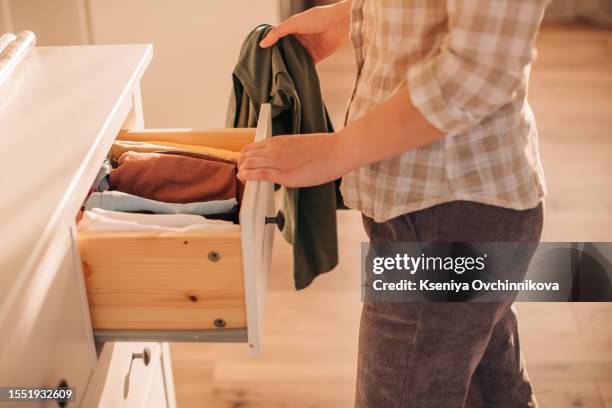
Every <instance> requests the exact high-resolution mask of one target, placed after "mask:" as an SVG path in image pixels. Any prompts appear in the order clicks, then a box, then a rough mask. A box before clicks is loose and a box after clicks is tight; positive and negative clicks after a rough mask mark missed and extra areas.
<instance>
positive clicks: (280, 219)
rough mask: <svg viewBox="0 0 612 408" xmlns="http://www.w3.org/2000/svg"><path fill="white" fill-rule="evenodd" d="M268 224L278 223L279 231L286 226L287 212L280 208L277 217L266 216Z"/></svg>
mask: <svg viewBox="0 0 612 408" xmlns="http://www.w3.org/2000/svg"><path fill="white" fill-rule="evenodd" d="M266 224H276V226H277V228H278V230H279V231H282V230H283V229H284V228H285V214H283V212H282V210H278V212H277V213H276V217H266Z"/></svg>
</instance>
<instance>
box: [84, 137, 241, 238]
mask: <svg viewBox="0 0 612 408" xmlns="http://www.w3.org/2000/svg"><path fill="white" fill-rule="evenodd" d="M237 156H238V153H237V152H233V151H229V150H224V149H218V148H211V147H205V146H196V145H182V144H178V143H172V142H159V141H151V142H148V141H147V142H129V141H116V142H115V143H114V144H113V147H112V149H111V152H110V154H109V157H108V158H107V159H106V160H105V161H104V164H103V165H102V168H101V169H100V171H99V173H98V175H97V177H96V179H95V181H94V185H93V188H92V192H91V193H90V195H89V197H88V199H87V201H86V202H85V213H84V214H83V218H82V220H81V221H80V222H79V228H80V229H81V230H113V229H115V230H126V228H127V230H138V231H142V230H160V229H161V230H164V229H169V230H176V228H187V230H201V229H207V228H219V227H223V228H227V226H228V224H229V225H232V224H233V223H237V222H238V210H239V206H240V201H241V199H242V193H243V189H244V185H243V184H242V182H240V181H239V180H238V179H237V178H236V173H237V170H238V169H237V161H236V160H237ZM122 213H123V214H122ZM196 220H199V221H196ZM160 222H161V223H160ZM168 223H169V224H168ZM174 223H178V224H176V225H175V224H174Z"/></svg>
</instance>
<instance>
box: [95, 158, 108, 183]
mask: <svg viewBox="0 0 612 408" xmlns="http://www.w3.org/2000/svg"><path fill="white" fill-rule="evenodd" d="M111 170H112V167H111V164H110V160H109V159H108V157H107V158H106V159H104V162H103V163H102V167H100V170H99V171H98V174H97V175H96V179H95V180H94V182H93V188H94V189H95V190H96V191H106V190H108V189H109V188H110V185H109V183H108V178H109V175H110V173H111Z"/></svg>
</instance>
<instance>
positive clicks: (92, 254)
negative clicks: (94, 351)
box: [79, 231, 246, 330]
mask: <svg viewBox="0 0 612 408" xmlns="http://www.w3.org/2000/svg"><path fill="white" fill-rule="evenodd" d="M79 243H80V249H81V259H82V262H83V271H84V274H85V284H86V286H87V296H88V298H89V306H90V310H91V317H92V325H93V328H94V329H132V330H203V329H215V328H216V326H215V323H214V322H215V320H216V319H223V320H224V321H225V327H226V328H244V327H246V311H245V301H244V297H245V296H244V277H243V271H242V265H243V263H242V262H243V261H242V250H241V239H240V232H239V231H232V232H205V233H204V232H191V233H180V234H179V233H149V232H147V233H133V232H96V233H92V232H89V233H81V234H80V235H79ZM214 253H216V254H218V258H217V257H216V256H215V255H214ZM209 255H210V256H209Z"/></svg>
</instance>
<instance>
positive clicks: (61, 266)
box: [0, 45, 175, 407]
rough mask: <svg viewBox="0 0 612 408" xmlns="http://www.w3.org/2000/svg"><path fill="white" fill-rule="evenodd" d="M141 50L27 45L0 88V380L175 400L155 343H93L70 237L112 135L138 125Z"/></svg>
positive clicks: (104, 399) (98, 396) (131, 401)
mask: <svg viewBox="0 0 612 408" xmlns="http://www.w3.org/2000/svg"><path fill="white" fill-rule="evenodd" d="M152 55H153V51H152V46H150V45H119V46H85V47H37V48H35V49H34V50H32V51H31V52H30V54H29V55H28V56H27V57H26V59H25V60H24V61H22V63H21V64H20V65H19V66H18V67H17V69H15V70H14V71H13V72H12V74H11V76H10V78H9V79H8V80H7V81H6V82H5V83H4V84H2V86H1V87H0V159H1V161H2V163H3V167H4V171H2V172H1V173H2V174H1V175H0V188H1V189H2V198H1V199H0V214H2V215H1V217H2V219H1V221H0V222H1V224H0V225H1V227H0V328H1V329H0V385H3V386H22V387H23V386H40V387H56V386H58V385H59V384H60V383H65V384H67V385H68V386H69V387H73V388H75V390H76V395H77V400H76V402H73V403H71V404H70V405H71V406H87V407H89V406H101V407H107V406H108V407H111V406H112V407H118V406H129V407H137V406H138V407H143V406H163V407H173V406H174V405H175V402H174V390H173V381H172V371H171V366H170V358H169V355H168V354H164V353H167V351H168V347H166V346H165V345H163V344H161V343H154V342H152V343H105V344H103V345H100V347H101V348H100V353H99V355H98V354H97V353H96V349H95V346H94V340H93V339H94V337H93V333H92V328H91V319H90V315H89V308H88V303H87V297H86V291H85V286H84V279H83V272H82V268H81V261H80V257H79V251H78V247H77V243H78V241H77V238H76V235H75V215H76V213H77V211H78V209H79V208H80V206H81V204H82V202H83V199H84V198H85V197H86V195H87V193H88V190H89V187H90V185H91V181H92V179H93V177H95V174H96V173H97V171H98V169H99V166H100V163H101V160H102V159H103V157H104V156H105V155H106V152H107V151H108V149H109V146H110V144H111V143H112V141H113V139H114V136H115V135H116V134H117V132H118V131H119V130H120V129H121V128H122V126H123V125H124V123H126V121H127V123H128V124H129V125H130V126H131V127H136V128H138V127H142V126H143V116H142V106H141V101H140V80H141V78H142V76H143V74H144V72H145V70H146V68H147V65H148V64H149V61H150V60H151V58H152ZM145 349H146V350H148V351H147V353H149V354H150V356H149V360H148V362H147V364H146V365H145V364H144V362H143V359H142V358H139V357H138V355H139V354H141V353H142V351H143V350H145ZM134 356H136V357H134ZM130 364H131V368H130V370H131V371H130V380H129V383H128V384H125V381H124V380H125V378H126V375H127V374H128V368H127V367H129V366H130ZM16 405H17V406H20V407H24V406H38V405H41V406H57V404H56V403H55V402H52V401H51V402H48V403H44V404H43V403H34V402H32V403H30V404H23V403H20V404H16Z"/></svg>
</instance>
